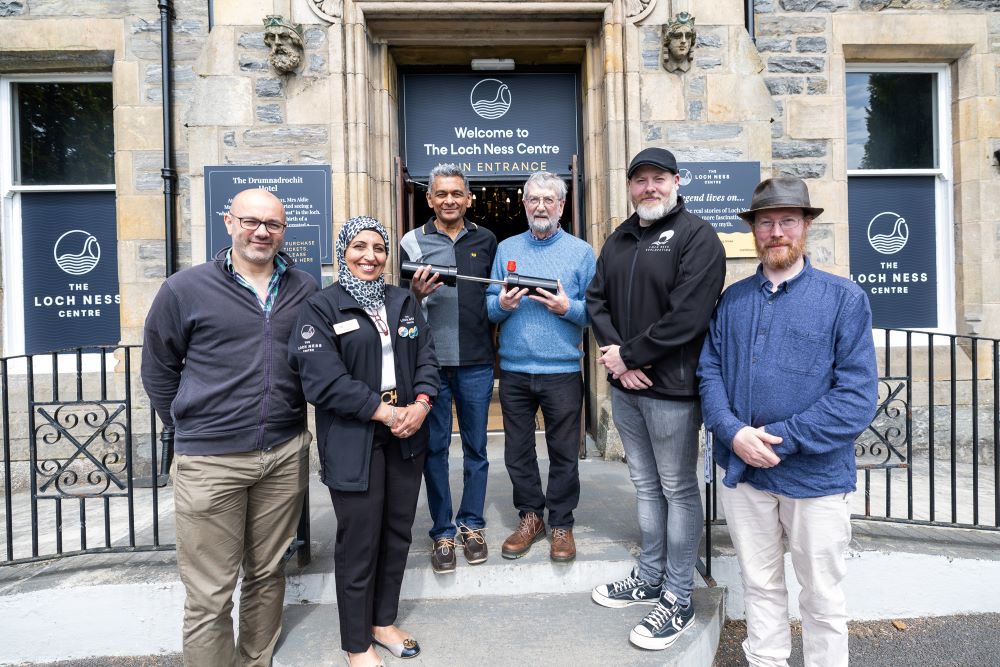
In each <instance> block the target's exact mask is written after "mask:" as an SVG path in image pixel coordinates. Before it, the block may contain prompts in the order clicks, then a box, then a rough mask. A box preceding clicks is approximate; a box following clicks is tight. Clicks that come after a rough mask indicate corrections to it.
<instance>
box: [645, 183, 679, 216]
mask: <svg viewBox="0 0 1000 667" xmlns="http://www.w3.org/2000/svg"><path fill="white" fill-rule="evenodd" d="M674 206H677V190H676V189H675V190H674V191H673V192H671V193H670V196H669V197H668V198H667V201H666V203H661V204H639V205H638V206H636V207H635V212H636V213H637V214H638V215H639V219H640V220H642V221H643V222H655V221H656V220H659V219H660V218H662V217H663V216H665V215H666V214H667V213H669V212H670V210H671V209H672V208H673V207H674Z"/></svg>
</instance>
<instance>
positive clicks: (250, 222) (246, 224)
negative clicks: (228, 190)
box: [229, 213, 288, 234]
mask: <svg viewBox="0 0 1000 667" xmlns="http://www.w3.org/2000/svg"><path fill="white" fill-rule="evenodd" d="M229 215H230V217H233V218H236V219H237V220H239V221H240V227H242V228H243V229H249V230H251V231H257V228H258V227H260V226H261V225H264V228H265V229H267V231H269V232H271V233H272V234H277V233H278V232H282V231H284V230H285V227H287V226H288V225H286V224H285V223H283V222H278V221H277V220H258V219H257V218H241V217H240V216H238V215H233V214H232V213H230V214H229Z"/></svg>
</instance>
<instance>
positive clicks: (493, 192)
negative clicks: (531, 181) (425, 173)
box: [413, 178, 576, 241]
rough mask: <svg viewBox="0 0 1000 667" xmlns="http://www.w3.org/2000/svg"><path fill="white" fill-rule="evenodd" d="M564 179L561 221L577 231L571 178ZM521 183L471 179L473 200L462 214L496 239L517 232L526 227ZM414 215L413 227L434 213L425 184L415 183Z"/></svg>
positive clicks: (565, 225)
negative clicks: (564, 194) (564, 190)
mask: <svg viewBox="0 0 1000 667" xmlns="http://www.w3.org/2000/svg"><path fill="white" fill-rule="evenodd" d="M563 180H565V181H566V185H567V187H569V191H568V192H567V194H566V206H565V208H564V209H563V214H562V219H561V221H560V224H561V225H562V228H563V229H564V230H566V231H567V232H569V233H571V234H576V230H575V229H573V202H574V197H573V189H572V187H570V183H569V180H570V179H568V178H567V179H563ZM522 185H524V181H520V182H516V183H510V182H504V183H497V182H479V183H476V182H475V181H470V183H469V187H470V189H471V190H472V196H473V199H472V206H470V207H469V210H468V211H467V212H466V214H465V217H467V218H468V219H469V220H471V221H472V222H475V223H476V224H479V225H482V226H483V227H486V228H487V229H489V230H490V231H491V232H493V233H494V234H496V237H497V241H503V240H504V239H505V238H508V237H510V236H514V235H515V234H520V233H521V232H523V231H525V230H526V229H527V228H528V223H527V220H526V219H525V217H524V207H523V206H522V205H521V195H522V192H521V186H522ZM413 214H414V215H413V221H414V225H416V226H419V225H422V224H424V223H425V222H427V221H428V220H430V219H431V216H432V215H434V212H433V211H432V210H431V207H430V206H428V205H427V186H426V185H425V184H424V183H416V191H415V193H414V197H413Z"/></svg>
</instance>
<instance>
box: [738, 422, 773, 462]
mask: <svg viewBox="0 0 1000 667" xmlns="http://www.w3.org/2000/svg"><path fill="white" fill-rule="evenodd" d="M764 428H765V427H764V426H760V427H758V428H754V427H753V426H744V427H743V428H741V429H740V430H739V431H737V432H736V435H734V436H733V452H734V453H735V454H736V456H738V457H740V458H741V459H743V462H744V463H746V464H747V465H748V466H753V467H754V468H773V467H774V466H776V465H778V464H779V463H781V458H780V457H779V456H778V455H777V454H775V453H774V447H775V446H777V445H780V444H781V437H780V436H777V435H773V434H771V433H768V432H767V431H765V430H764Z"/></svg>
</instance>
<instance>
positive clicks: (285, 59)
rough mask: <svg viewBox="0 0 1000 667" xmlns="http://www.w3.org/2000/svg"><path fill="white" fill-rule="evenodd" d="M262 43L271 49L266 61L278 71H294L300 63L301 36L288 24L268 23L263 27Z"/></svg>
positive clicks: (301, 50)
mask: <svg viewBox="0 0 1000 667" xmlns="http://www.w3.org/2000/svg"><path fill="white" fill-rule="evenodd" d="M264 43H265V44H267V45H268V47H270V49H271V55H270V56H269V57H268V61H269V62H270V63H271V66H272V67H274V69H276V70H278V71H279V72H283V73H285V74H287V73H289V72H294V71H295V70H297V69H298V68H299V65H301V64H302V58H303V56H304V49H303V45H302V37H300V36H299V33H297V32H296V31H295V30H292V29H291V28H289V27H288V26H285V25H269V26H267V27H266V28H264Z"/></svg>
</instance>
